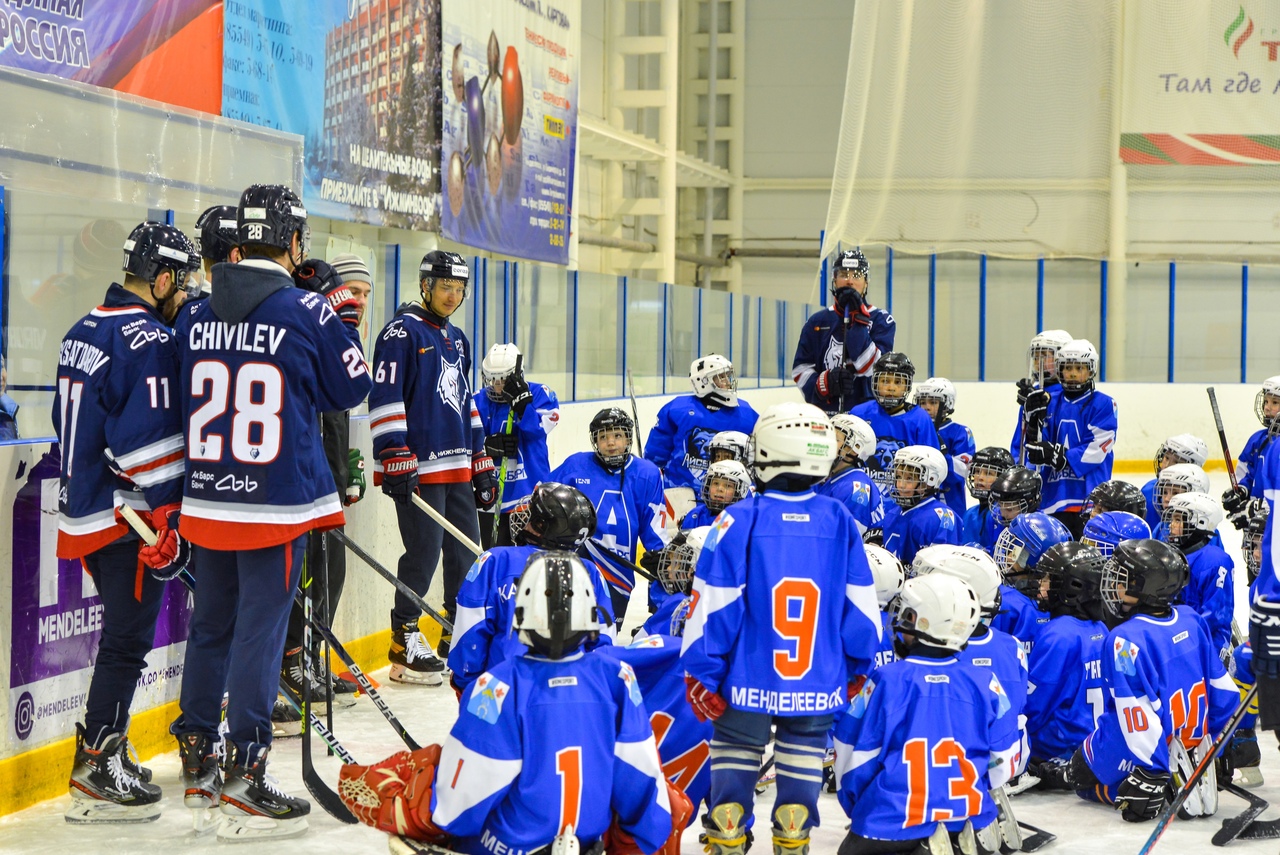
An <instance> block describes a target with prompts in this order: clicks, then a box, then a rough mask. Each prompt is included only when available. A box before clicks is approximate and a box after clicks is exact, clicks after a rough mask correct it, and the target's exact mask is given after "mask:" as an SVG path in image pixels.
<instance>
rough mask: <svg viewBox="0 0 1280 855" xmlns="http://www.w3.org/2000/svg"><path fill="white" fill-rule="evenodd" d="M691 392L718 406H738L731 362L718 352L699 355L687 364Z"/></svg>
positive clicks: (735, 379) (736, 385) (736, 386)
mask: <svg viewBox="0 0 1280 855" xmlns="http://www.w3.org/2000/svg"><path fill="white" fill-rule="evenodd" d="M689 382H690V383H692V384H693V394H694V395H695V396H697V397H698V398H699V399H701V400H702V401H703V402H706V403H711V404H715V405H716V406H719V407H736V406H738V380H737V378H736V377H735V376H734V373H733V363H732V362H730V361H729V360H728V359H726V358H725V357H723V356H721V355H720V354H718V353H711V354H708V355H706V356H699V357H698V358H697V359H695V360H693V364H691V365H690V366H689Z"/></svg>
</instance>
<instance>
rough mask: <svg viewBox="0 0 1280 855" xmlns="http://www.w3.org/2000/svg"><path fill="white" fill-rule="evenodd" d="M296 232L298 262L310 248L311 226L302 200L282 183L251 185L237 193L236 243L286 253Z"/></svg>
mask: <svg viewBox="0 0 1280 855" xmlns="http://www.w3.org/2000/svg"><path fill="white" fill-rule="evenodd" d="M294 234H297V235H298V249H299V252H301V255H299V256H298V258H297V259H296V260H295V263H297V262H300V261H301V260H302V259H304V258H306V257H307V253H308V252H309V251H310V250H311V227H310V226H309V225H307V209H306V208H304V207H303V206H302V200H301V199H300V198H298V194H297V193H294V192H293V191H292V190H290V189H289V188H288V187H286V186H284V185H283V184H254V185H253V186H251V187H248V188H247V189H246V190H245V191H244V192H243V193H241V194H240V207H239V208H237V209H236V242H237V243H238V244H240V245H241V246H244V245H246V244H258V245H263V246H270V247H274V248H275V249H278V250H281V251H282V252H286V253H287V252H289V247H290V244H291V243H292V241H293V236H294Z"/></svg>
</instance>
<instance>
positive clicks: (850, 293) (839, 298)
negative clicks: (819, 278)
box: [836, 285, 867, 313]
mask: <svg viewBox="0 0 1280 855" xmlns="http://www.w3.org/2000/svg"><path fill="white" fill-rule="evenodd" d="M866 307H867V301H866V298H864V297H863V296H862V294H861V292H859V291H858V289H857V288H854V287H853V286H852V285H850V286H849V287H847V288H840V289H839V290H837V291H836V308H838V309H839V310H840V311H842V312H854V313H856V312H858V311H860V310H861V311H865V310H866Z"/></svg>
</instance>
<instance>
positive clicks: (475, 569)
mask: <svg viewBox="0 0 1280 855" xmlns="http://www.w3.org/2000/svg"><path fill="white" fill-rule="evenodd" d="M490 557H491V553H488V552H484V553H481V554H480V557H479V558H477V559H476V560H475V561H474V562H473V563H472V565H471V569H470V570H468V571H467V581H468V582H474V581H475V580H476V577H477V576H479V575H480V568H481V567H483V566H484V563H485V562H486V561H488V560H489V558H490Z"/></svg>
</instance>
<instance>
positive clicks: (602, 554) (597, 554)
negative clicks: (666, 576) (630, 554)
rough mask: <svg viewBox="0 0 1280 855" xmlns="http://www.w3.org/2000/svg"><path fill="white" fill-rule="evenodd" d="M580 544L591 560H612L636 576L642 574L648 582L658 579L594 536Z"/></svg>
mask: <svg viewBox="0 0 1280 855" xmlns="http://www.w3.org/2000/svg"><path fill="white" fill-rule="evenodd" d="M582 546H583V548H585V549H586V550H587V554H588V555H589V556H590V557H591V559H592V560H599V559H604V560H608V561H612V562H615V563H617V564H619V565H620V566H622V567H625V568H626V569H628V570H630V571H631V572H632V573H635V574H636V575H637V576H643V577H644V578H645V579H648V580H649V581H650V582H657V581H659V579H658V577H657V576H655V575H653V574H652V573H650V572H649V571H648V570H646V569H644V568H643V567H641V566H640V565H639V564H636V563H635V562H634V561H631V560H630V559H628V558H625V557H624V556H622V555H620V554H619V553H617V552H614V551H613V550H612V549H610V548H609V547H607V546H605V545H604V544H603V543H601V542H600V541H598V540H596V539H595V538H594V537H588V538H587V539H586V540H585V541H583V542H582Z"/></svg>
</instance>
